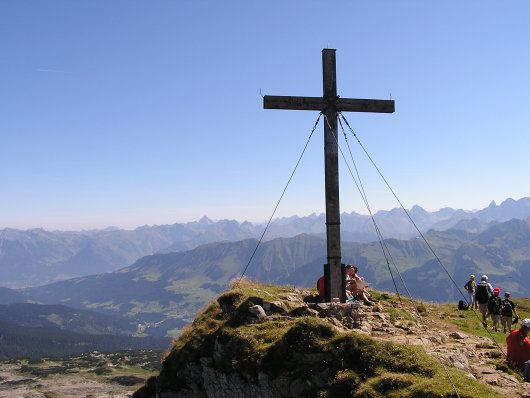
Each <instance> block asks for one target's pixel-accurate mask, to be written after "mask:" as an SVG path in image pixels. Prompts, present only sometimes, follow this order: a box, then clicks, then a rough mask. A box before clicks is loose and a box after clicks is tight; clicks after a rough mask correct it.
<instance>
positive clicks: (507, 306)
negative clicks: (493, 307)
mask: <svg viewBox="0 0 530 398" xmlns="http://www.w3.org/2000/svg"><path fill="white" fill-rule="evenodd" d="M514 315H515V316H516V317H518V316H519V315H517V311H515V303H514V302H513V301H512V300H510V292H506V293H504V300H502V303H501V325H502V332H503V333H506V329H508V333H510V331H511V330H512V316H514Z"/></svg>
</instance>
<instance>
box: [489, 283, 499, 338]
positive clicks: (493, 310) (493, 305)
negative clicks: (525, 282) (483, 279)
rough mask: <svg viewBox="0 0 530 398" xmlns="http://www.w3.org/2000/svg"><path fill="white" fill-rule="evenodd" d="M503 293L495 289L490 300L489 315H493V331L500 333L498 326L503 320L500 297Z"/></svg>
mask: <svg viewBox="0 0 530 398" xmlns="http://www.w3.org/2000/svg"><path fill="white" fill-rule="evenodd" d="M500 292H501V289H499V288H498V287H496V288H495V289H493V295H492V296H490V298H489V299H488V314H490V315H491V319H492V320H493V330H494V331H496V332H498V331H499V329H498V326H499V322H500V320H501V301H502V300H501V298H500V297H499V294H500Z"/></svg>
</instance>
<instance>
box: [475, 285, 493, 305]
mask: <svg viewBox="0 0 530 398" xmlns="http://www.w3.org/2000/svg"><path fill="white" fill-rule="evenodd" d="M489 297H490V294H489V292H488V287H487V286H486V285H485V284H484V285H482V284H480V285H478V286H477V292H476V293H475V299H476V300H477V302H478V303H480V304H486V303H487V302H488V299H489Z"/></svg>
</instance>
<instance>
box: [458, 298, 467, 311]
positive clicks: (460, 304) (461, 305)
mask: <svg viewBox="0 0 530 398" xmlns="http://www.w3.org/2000/svg"><path fill="white" fill-rule="evenodd" d="M468 308H469V304H468V303H466V302H465V301H464V300H460V301H459V302H458V309H459V310H467V309H468Z"/></svg>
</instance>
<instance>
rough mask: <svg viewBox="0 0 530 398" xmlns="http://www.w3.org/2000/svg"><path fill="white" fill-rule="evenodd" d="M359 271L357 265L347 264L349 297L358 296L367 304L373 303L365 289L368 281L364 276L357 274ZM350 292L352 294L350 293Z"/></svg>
mask: <svg viewBox="0 0 530 398" xmlns="http://www.w3.org/2000/svg"><path fill="white" fill-rule="evenodd" d="M357 271H358V269H357V266H355V265H352V264H348V265H347V266H346V294H347V295H348V297H350V295H351V298H352V299H354V298H356V297H359V298H361V299H362V300H363V302H364V303H365V304H366V305H372V303H371V302H370V300H369V299H368V297H367V296H366V292H365V291H364V289H365V287H366V286H368V283H366V282H365V281H364V278H363V277H362V276H359V275H357ZM358 282H360V283H358ZM361 286H362V287H361ZM348 292H349V293H350V294H348Z"/></svg>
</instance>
